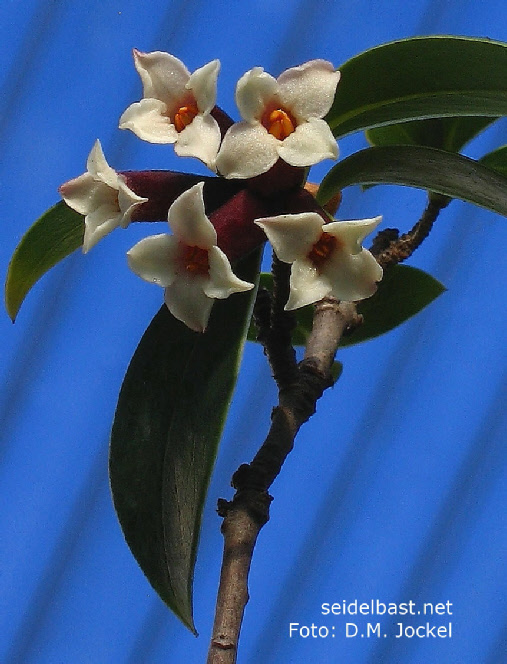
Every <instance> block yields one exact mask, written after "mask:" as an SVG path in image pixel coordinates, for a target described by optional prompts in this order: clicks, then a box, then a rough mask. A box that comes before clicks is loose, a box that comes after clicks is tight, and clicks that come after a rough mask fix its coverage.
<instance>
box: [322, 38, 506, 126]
mask: <svg viewBox="0 0 507 664" xmlns="http://www.w3.org/2000/svg"><path fill="white" fill-rule="evenodd" d="M340 71H341V80H340V83H339V85H338V87H337V89H336V95H335V99H334V102H333V106H332V108H331V110H330V111H329V113H328V115H327V117H326V121H327V122H328V123H329V125H330V127H331V129H332V130H333V134H334V135H335V136H336V137H339V136H344V135H346V134H350V133H351V132H354V131H358V130H362V129H369V128H370V127H379V126H381V125H386V124H394V123H399V122H405V121H407V120H421V119H425V118H432V117H456V116H488V117H501V116H503V115H507V44H505V43H503V42H497V41H493V40H489V39H476V38H468V37H450V36H432V37H415V38H411V39H403V40H400V41H394V42H390V43H388V44H382V45H381V46H377V47H375V48H372V49H369V50H368V51H365V52H364V53H361V54H359V55H357V56H355V57H354V58H351V59H350V60H348V61H347V62H345V64H343V65H342V66H341V67H340Z"/></svg>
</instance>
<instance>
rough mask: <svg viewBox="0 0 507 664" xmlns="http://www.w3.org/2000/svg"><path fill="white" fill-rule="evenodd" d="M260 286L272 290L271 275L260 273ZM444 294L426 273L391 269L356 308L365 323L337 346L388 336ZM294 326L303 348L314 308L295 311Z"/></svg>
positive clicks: (398, 267)
mask: <svg viewBox="0 0 507 664" xmlns="http://www.w3.org/2000/svg"><path fill="white" fill-rule="evenodd" d="M262 282H263V285H264V287H265V288H268V289H269V290H271V288H272V283H273V281H272V278H271V274H269V273H263V274H262ZM444 291H445V288H444V286H442V284H441V283H440V282H438V281H437V280H436V279H434V278H433V277H431V276H430V275H429V274H426V272H423V271H422V270H418V269H417V268H415V267H409V266H407V265H394V266H392V267H390V268H388V269H387V270H385V271H384V277H383V279H382V281H381V282H380V284H379V286H378V289H377V292H376V293H375V295H373V296H372V297H370V298H368V299H367V300H362V301H361V302H359V303H358V305H357V310H358V312H359V313H360V314H362V315H363V317H364V322H363V324H362V325H360V326H359V327H358V328H357V329H356V330H354V331H353V332H352V333H351V334H350V335H345V336H344V337H342V339H341V342H340V346H351V345H353V344H358V343H361V342H362V341H367V340H368V339H372V338H373V337H378V336H380V335H381V334H385V333H386V332H389V331H390V330H392V329H393V328H395V327H397V326H398V325H401V323H404V322H405V321H406V320H407V319H408V318H410V317H411V316H414V315H415V314H416V313H418V312H419V311H421V310H422V309H424V307H426V306H427V305H428V304H430V302H432V301H433V300H434V299H435V298H436V297H438V296H439V295H440V294H441V293H443V292H444ZM294 313H295V314H296V317H297V326H296V328H295V329H294V331H293V334H292V342H293V344H294V346H304V345H306V341H307V339H308V336H309V334H310V332H311V330H312V324H313V306H308V307H303V308H302V309H297V310H296V311H295V312H294ZM248 339H249V340H250V341H256V336H255V327H254V326H251V327H250V330H249V333H248Z"/></svg>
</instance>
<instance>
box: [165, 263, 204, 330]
mask: <svg viewBox="0 0 507 664" xmlns="http://www.w3.org/2000/svg"><path fill="white" fill-rule="evenodd" d="M206 279H207V277H205V276H204V277H196V276H195V275H194V276H190V275H188V274H183V275H179V276H178V279H176V280H175V281H174V283H172V284H171V285H170V286H169V287H168V288H166V289H165V294H164V301H165V303H166V306H167V308H168V309H169V311H170V312H171V313H172V315H173V316H174V317H175V318H177V319H178V320H180V321H181V322H182V323H185V325H186V326H187V327H189V328H190V329H191V330H194V331H195V332H204V330H205V329H206V326H207V324H208V320H209V317H210V313H211V308H212V306H213V299H211V298H209V297H207V296H206V295H205V294H204V292H203V282H205V281H206Z"/></svg>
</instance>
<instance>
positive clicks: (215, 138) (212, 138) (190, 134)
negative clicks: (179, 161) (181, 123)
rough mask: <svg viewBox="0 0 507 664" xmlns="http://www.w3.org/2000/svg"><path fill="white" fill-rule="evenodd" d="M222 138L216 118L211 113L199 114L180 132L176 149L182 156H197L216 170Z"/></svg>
mask: <svg viewBox="0 0 507 664" xmlns="http://www.w3.org/2000/svg"><path fill="white" fill-rule="evenodd" d="M220 139H221V135H220V128H219V126H218V124H217V121H216V120H215V118H212V117H211V115H204V116H203V115H197V116H196V117H195V118H194V119H193V120H192V122H191V123H190V124H189V125H187V126H186V127H185V129H183V131H182V132H180V133H179V134H178V140H177V142H176V144H175V146H174V151H175V152H176V154H177V155H179V156H180V157H197V159H200V160H201V161H202V162H203V163H204V164H206V166H207V167H208V168H209V169H211V170H212V171H215V170H216V163H215V162H216V157H217V152H218V148H219V147H220Z"/></svg>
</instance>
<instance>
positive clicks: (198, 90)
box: [185, 60, 220, 114]
mask: <svg viewBox="0 0 507 664" xmlns="http://www.w3.org/2000/svg"><path fill="white" fill-rule="evenodd" d="M219 71H220V60H212V61H211V62H208V64H207V65H204V67H199V69H196V70H195V71H194V73H193V74H192V75H191V76H190V78H189V80H188V83H187V84H186V86H185V87H186V88H187V90H191V91H192V92H193V94H194V98H195V101H196V104H197V108H198V109H199V111H200V112H201V113H204V114H207V113H209V112H210V111H211V110H212V108H213V107H214V106H215V104H216V99H217V78H218V72H219Z"/></svg>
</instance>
